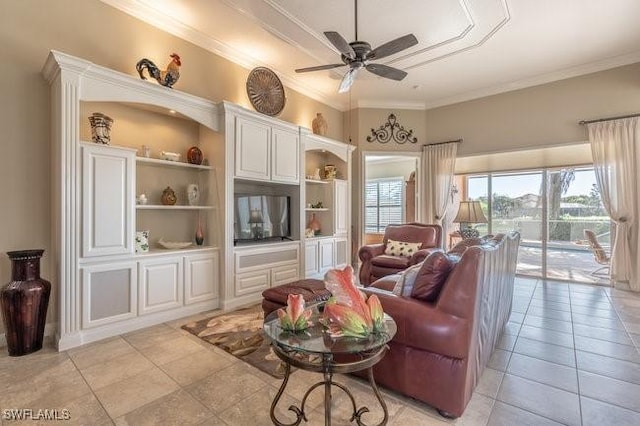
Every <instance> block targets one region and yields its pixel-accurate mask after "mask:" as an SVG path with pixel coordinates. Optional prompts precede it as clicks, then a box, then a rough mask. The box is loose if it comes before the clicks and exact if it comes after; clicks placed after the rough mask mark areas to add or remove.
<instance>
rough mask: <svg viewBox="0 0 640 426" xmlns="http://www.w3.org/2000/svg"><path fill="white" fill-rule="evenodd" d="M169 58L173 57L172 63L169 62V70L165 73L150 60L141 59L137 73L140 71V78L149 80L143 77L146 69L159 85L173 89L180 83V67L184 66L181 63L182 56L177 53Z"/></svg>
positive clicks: (137, 66)
mask: <svg viewBox="0 0 640 426" xmlns="http://www.w3.org/2000/svg"><path fill="white" fill-rule="evenodd" d="M169 56H170V57H171V62H169V64H168V65H167V69H166V70H164V71H161V70H160V69H159V68H158V67H157V66H156V64H154V63H153V62H151V61H150V60H149V59H147V58H143V59H140V61H138V63H137V64H136V71H138V74H139V75H140V78H141V79H143V80H146V79H147V78H146V77H145V76H144V75H142V71H144V70H145V69H146V70H147V72H148V73H149V76H150V77H153V78H155V79H156V81H157V82H158V83H160V84H161V85H163V86H165V87H168V88H170V89H171V87H172V86H173V85H174V84H176V82H177V81H178V78H180V65H182V62H180V56H178V54H177V53H172V54H171V55H169Z"/></svg>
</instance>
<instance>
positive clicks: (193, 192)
mask: <svg viewBox="0 0 640 426" xmlns="http://www.w3.org/2000/svg"><path fill="white" fill-rule="evenodd" d="M187 200H188V201H189V205H190V206H197V205H198V202H199V201H200V189H199V188H198V185H196V184H195V183H191V184H189V185H187Z"/></svg>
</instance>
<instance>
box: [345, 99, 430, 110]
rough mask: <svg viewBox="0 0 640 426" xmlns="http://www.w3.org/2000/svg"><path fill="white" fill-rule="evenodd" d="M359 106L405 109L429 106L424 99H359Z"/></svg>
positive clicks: (423, 108)
mask: <svg viewBox="0 0 640 426" xmlns="http://www.w3.org/2000/svg"><path fill="white" fill-rule="evenodd" d="M356 104H357V105H358V108H372V109H405V110H426V109H427V106H426V104H425V103H424V102H422V101H415V102H410V101H380V100H377V101H376V100H366V99H363V100H359V101H358V102H356Z"/></svg>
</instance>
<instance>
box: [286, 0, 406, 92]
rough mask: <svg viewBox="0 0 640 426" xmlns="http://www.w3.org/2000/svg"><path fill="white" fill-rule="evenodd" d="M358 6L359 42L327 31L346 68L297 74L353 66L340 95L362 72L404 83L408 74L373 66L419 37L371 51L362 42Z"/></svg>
mask: <svg viewBox="0 0 640 426" xmlns="http://www.w3.org/2000/svg"><path fill="white" fill-rule="evenodd" d="M354 3H355V7H354V9H355V36H356V41H352V42H351V43H347V41H346V40H345V39H344V37H342V36H341V35H340V34H338V33H337V32H335V31H325V33H324V35H325V37H327V39H329V41H330V42H331V44H333V45H334V46H335V48H336V49H338V51H340V53H341V57H342V62H343V63H342V64H328V65H319V66H316V67H308V68H298V69H297V70H296V72H298V73H302V72H310V71H321V70H329V69H333V68H338V67H343V66H345V65H347V66H349V70H348V71H347V73H346V74H345V75H344V77H343V78H342V82H341V83H340V88H339V89H338V93H344V92H348V91H349V89H350V88H351V85H352V84H353V82H354V81H355V78H356V76H357V75H358V73H359V72H360V70H361V69H362V68H364V69H366V70H367V71H369V72H372V73H374V74H376V75H379V76H380V77H384V78H389V79H391V80H396V81H400V80H402V79H403V78H405V77H406V76H407V73H406V72H405V71H402V70H399V69H397V68H393V67H390V66H388V65H383V64H373V63H371V62H370V61H372V60H376V59H382V58H386V57H387V56H390V55H393V54H394V53H398V52H400V51H402V50H405V49H408V48H409V47H411V46H414V45H416V44H418V40H417V39H416V36H414V35H413V34H407V35H405V36H402V37H400V38H397V39H395V40H391V41H389V42H387V43H385V44H383V45H381V46H378V47H376V48H375V49H371V45H370V44H369V43H367V42H366V41H358V0H354Z"/></svg>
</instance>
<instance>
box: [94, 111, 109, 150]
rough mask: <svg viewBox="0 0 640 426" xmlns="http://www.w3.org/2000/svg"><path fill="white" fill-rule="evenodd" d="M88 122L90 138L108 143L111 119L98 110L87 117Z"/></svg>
mask: <svg viewBox="0 0 640 426" xmlns="http://www.w3.org/2000/svg"><path fill="white" fill-rule="evenodd" d="M89 124H91V140H93V141H94V142H95V143H101V144H104V145H109V142H111V125H112V124H113V119H112V118H111V117H108V116H106V115H104V114H102V113H100V112H94V113H93V114H91V116H90V117H89Z"/></svg>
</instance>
